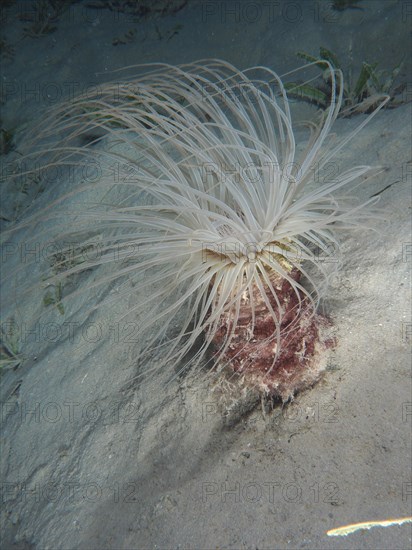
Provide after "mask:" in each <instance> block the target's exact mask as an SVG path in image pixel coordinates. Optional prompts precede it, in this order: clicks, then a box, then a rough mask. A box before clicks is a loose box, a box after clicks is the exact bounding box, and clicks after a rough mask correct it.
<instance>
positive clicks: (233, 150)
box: [26, 60, 383, 400]
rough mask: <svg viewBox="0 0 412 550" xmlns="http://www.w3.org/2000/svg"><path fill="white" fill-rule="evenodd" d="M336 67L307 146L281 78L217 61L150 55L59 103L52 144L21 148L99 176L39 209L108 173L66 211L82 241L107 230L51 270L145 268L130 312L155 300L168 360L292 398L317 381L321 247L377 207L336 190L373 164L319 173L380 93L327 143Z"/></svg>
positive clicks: (154, 336) (41, 132)
mask: <svg viewBox="0 0 412 550" xmlns="http://www.w3.org/2000/svg"><path fill="white" fill-rule="evenodd" d="M324 63H327V62H326V61H325V62H324ZM327 64H328V63H327ZM328 67H329V72H330V79H331V83H332V95H331V101H330V106H329V108H328V109H327V110H326V112H324V113H323V115H322V119H321V122H320V124H319V125H317V126H316V128H315V129H313V128H312V131H311V132H310V136H309V137H308V139H307V140H306V143H304V146H303V147H302V146H299V147H298V146H297V144H296V143H295V131H294V126H293V124H292V118H291V112H290V104H289V100H288V97H287V94H286V91H285V88H284V85H283V83H282V81H281V79H280V77H279V76H278V75H277V74H276V73H274V72H273V71H272V70H270V69H267V68H263V67H255V68H252V69H248V70H244V71H240V70H238V69H236V68H235V67H233V66H232V65H230V64H229V63H226V62H223V61H218V60H207V61H201V62H197V63H193V64H189V65H184V66H180V67H172V66H169V65H161V64H158V65H150V66H147V67H146V69H145V72H144V74H143V75H141V76H139V77H138V78H135V79H134V80H133V81H131V80H128V81H124V82H120V83H119V82H117V83H114V84H106V85H105V86H103V87H102V88H101V89H100V91H99V94H97V95H96V97H93V98H84V97H79V98H76V99H74V100H73V101H69V102H67V103H64V104H62V105H60V106H58V107H57V108H55V109H53V110H51V111H50V113H49V114H48V116H47V117H46V119H45V120H44V121H43V122H42V123H41V124H40V125H39V126H38V127H37V128H36V131H35V140H36V142H37V143H38V142H39V141H44V143H49V144H50V145H49V146H48V147H44V148H43V149H42V150H39V149H38V150H37V151H34V152H31V153H27V156H26V159H30V158H33V159H36V160H37V161H38V160H39V159H41V162H42V163H43V165H44V166H45V167H48V168H51V167H54V166H56V165H59V166H60V165H70V164H73V165H76V164H77V165H78V164H79V163H81V162H82V160H83V159H84V158H86V159H88V162H89V161H90V159H93V162H95V163H96V162H98V163H99V167H100V172H99V178H98V182H97V184H96V183H93V184H90V185H79V187H78V188H76V189H75V191H74V192H71V193H69V194H66V195H65V196H63V197H60V198H59V199H58V200H57V201H55V202H54V203H53V204H52V205H51V206H49V208H48V209H47V213H45V212H43V213H42V216H43V217H45V218H47V219H49V218H50V217H52V216H53V215H54V214H53V212H57V211H58V207H59V205H62V204H64V203H65V202H66V201H69V200H70V198H71V197H72V196H73V193H75V194H76V196H79V197H81V195H82V193H86V194H87V193H89V192H90V189H91V188H97V187H101V188H102V189H104V190H106V191H107V195H106V197H105V199H104V201H103V200H101V201H100V205H98V206H96V205H95V206H94V207H93V208H91V207H87V206H85V207H84V211H83V215H82V213H81V212H79V211H78V209H77V210H76V212H73V213H72V214H70V213H69V214H67V213H65V218H64V225H66V231H68V230H69V228H70V229H71V227H72V226H71V224H72V223H73V220H74V219H75V220H76V222H75V223H76V230H77V232H78V233H79V235H84V238H83V248H82V250H84V247H85V246H87V245H90V244H91V243H93V242H95V241H94V240H93V238H90V239H89V238H86V236H89V235H91V234H97V233H98V235H99V243H100V254H99V257H98V258H96V259H92V260H84V258H81V259H80V256H81V254H80V253H79V255H78V256H79V258H77V259H76V257H74V258H72V261H71V264H70V266H69V267H68V266H67V265H63V264H62V266H61V267H62V268H61V269H59V270H57V271H58V273H57V274H56V275H55V276H54V277H53V278H51V279H50V282H56V281H58V280H62V281H64V279H65V278H66V277H68V276H69V275H71V274H73V273H76V272H80V271H82V270H85V269H90V268H92V267H95V266H98V265H101V264H110V263H113V266H112V268H111V269H109V270H108V271H107V272H106V275H105V277H103V278H102V279H101V280H97V281H96V282H94V283H93V284H94V285H98V284H107V283H108V282H110V281H114V280H119V281H124V280H125V278H127V279H130V278H132V279H133V280H134V281H136V289H137V295H138V296H139V299H138V301H137V302H136V303H135V305H134V306H133V307H132V308H131V309H130V311H128V314H136V315H138V314H139V312H140V311H142V310H143V309H144V310H145V311H148V310H150V317H149V318H148V319H147V318H146V320H145V321H146V322H145V329H149V334H150V338H149V340H148V343H147V347H146V351H148V350H149V349H153V348H156V346H160V349H161V350H162V353H163V359H164V362H171V361H172V362H175V363H176V364H179V365H181V368H183V367H184V365H185V362H186V361H187V360H188V359H187V353H188V352H189V351H191V353H190V361H191V362H195V363H196V362H201V361H204V360H206V359H207V360H208V361H209V360H212V361H213V362H214V364H215V365H217V366H227V367H228V368H229V369H232V371H233V372H237V373H239V374H242V375H243V376H242V378H243V380H245V381H246V383H247V384H250V385H255V386H257V387H258V388H259V389H260V390H261V391H263V392H265V393H266V394H269V395H272V396H280V397H281V398H282V399H284V400H286V399H288V398H289V397H291V396H293V394H294V393H295V392H296V391H298V390H299V389H301V388H303V387H305V386H307V385H308V384H312V383H313V382H314V381H316V379H317V378H318V376H319V372H320V370H321V368H320V366H319V365H320V363H319V357H318V354H319V352H321V350H322V348H325V347H327V346H328V345H330V344H331V341H330V340H327V339H325V338H324V337H322V327H324V326H326V325H327V324H328V323H327V321H326V320H325V318H324V317H322V316H321V315H319V314H317V313H316V310H317V307H318V304H319V301H320V299H321V297H322V296H323V294H324V292H325V289H326V287H327V283H328V277H329V275H330V273H331V270H330V268H331V266H335V265H336V263H334V262H325V261H324V260H325V258H329V259H330V258H331V256H333V259H336V258H337V255H338V253H339V243H338V240H337V237H336V234H337V232H338V231H339V229H341V228H348V227H352V226H356V225H358V223H359V221H358V213H359V210H360V209H362V218H363V219H365V217H367V216H368V214H367V211H365V210H364V207H365V206H366V204H362V205H359V204H354V203H351V202H347V201H346V200H338V198H337V194H339V192H340V191H341V190H342V189H343V188H345V189H348V188H352V187H353V186H355V185H357V184H359V181H360V180H361V179H362V178H365V176H366V175H369V174H370V172H371V168H370V167H369V166H356V167H350V168H348V169H347V170H345V171H340V172H339V173H338V175H336V173H335V177H334V178H333V179H328V178H327V177H326V178H325V180H324V181H323V182H322V183H318V182H317V181H316V179H317V178H316V174H318V173H319V172H320V171H321V170H322V168H324V167H325V166H326V165H327V163H330V162H331V161H333V160H334V159H335V158H336V155H337V154H338V152H339V151H340V150H341V149H342V147H344V146H345V144H346V143H348V142H349V140H351V139H352V138H353V137H354V135H355V134H357V132H359V131H360V130H361V129H362V128H363V127H364V126H365V124H366V123H367V122H368V121H369V120H370V119H371V117H372V116H374V115H375V114H376V112H377V111H378V110H379V109H380V108H381V107H382V106H383V104H382V105H380V107H379V108H378V109H377V110H376V111H375V112H374V113H373V114H372V115H370V116H369V117H367V118H364V119H363V122H362V123H361V124H360V125H359V126H358V127H357V129H356V130H355V131H354V132H352V133H351V134H350V135H348V136H347V137H345V139H343V140H340V141H339V140H336V142H335V143H334V144H332V145H331V143H330V142H331V140H330V130H331V127H332V124H333V122H334V121H335V119H336V118H337V115H338V112H339V109H340V107H341V102H342V91H343V82H342V74H341V72H340V71H338V70H335V69H334V68H333V67H332V66H331V65H329V64H328ZM56 136H59V141H58V142H57V145H56ZM327 140H328V142H329V143H326V141H327ZM299 145H301V144H299ZM39 151H40V152H39ZM114 165H116V167H117V168H116V171H115V170H114V169H113V166H114ZM85 196H86V195H85ZM107 197H110V200H109V199H108V198H107ZM33 219H36V220H37V221H39V220H40V219H41V218H40V217H39V215H36V214H35V215H34V218H33ZM70 220H71V221H70ZM131 251H132V252H131ZM114 258H115V259H114ZM122 259H123V260H124V262H123V263H121V262H120V261H119V260H122ZM76 260H78V261H76ZM89 286H91V284H89ZM171 296H172V297H173V299H172V300H171V299H170V297H171ZM175 319H179V326H178V329H177V331H176V330H174V331H172V330H171V328H172V325H173V322H174V320H175ZM159 327H160V328H159Z"/></svg>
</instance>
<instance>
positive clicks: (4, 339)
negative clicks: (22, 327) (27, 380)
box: [0, 317, 23, 370]
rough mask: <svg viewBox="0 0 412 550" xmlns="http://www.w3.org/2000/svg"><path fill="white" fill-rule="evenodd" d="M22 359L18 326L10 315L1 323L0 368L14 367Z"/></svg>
mask: <svg viewBox="0 0 412 550" xmlns="http://www.w3.org/2000/svg"><path fill="white" fill-rule="evenodd" d="M22 360H23V358H22V355H21V353H20V339H19V331H18V326H17V323H16V321H15V319H14V317H11V318H10V319H8V320H7V321H5V322H4V323H2V324H1V336H0V370H2V369H6V368H7V369H16V368H17V367H18V366H19V365H20V363H21V362H22Z"/></svg>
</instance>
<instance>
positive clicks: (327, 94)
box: [285, 47, 404, 117]
mask: <svg viewBox="0 0 412 550" xmlns="http://www.w3.org/2000/svg"><path fill="white" fill-rule="evenodd" d="M296 55H297V56H298V57H300V58H301V59H304V60H305V61H309V62H310V63H316V64H317V66H318V67H319V68H320V69H321V71H322V75H321V76H320V78H319V80H316V81H315V82H312V81H311V82H304V83H299V82H288V83H286V85H285V88H286V89H287V91H288V93H289V96H291V97H295V98H296V99H301V100H303V101H306V102H308V103H312V104H315V105H317V106H318V107H320V108H322V109H326V107H327V105H328V104H329V103H330V100H331V92H332V86H331V75H330V69H329V63H330V64H331V65H332V67H333V68H334V69H336V70H340V71H342V73H343V75H344V88H343V101H342V104H343V108H342V111H341V112H340V113H339V116H340V117H350V116H352V115H354V114H357V113H371V112H372V111H373V110H374V109H376V106H377V105H379V104H380V103H381V102H382V100H383V99H384V98H385V97H386V96H390V98H391V99H390V101H389V102H388V104H387V106H389V107H390V106H392V107H396V106H398V105H400V104H401V103H402V101H400V100H397V99H395V96H396V95H398V94H399V93H400V92H402V90H403V88H404V85H403V84H401V85H399V86H397V87H394V83H395V80H396V78H397V76H398V75H399V73H400V71H401V69H402V66H403V61H401V62H400V63H399V64H398V65H396V67H395V68H394V69H393V70H392V71H390V72H387V71H382V70H378V69H377V66H378V64H377V63H373V64H371V63H367V62H366V61H364V62H363V63H362V68H361V70H360V72H359V75H358V77H357V78H356V79H355V80H354V79H353V78H352V75H351V74H350V73H351V71H348V73H349V74H347V73H346V72H345V71H343V70H342V67H341V64H340V62H339V60H338V58H337V56H336V55H335V54H334V53H333V52H331V51H330V50H328V49H326V48H323V47H321V48H319V57H315V56H313V55H310V54H307V53H306V52H297V54H296Z"/></svg>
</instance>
